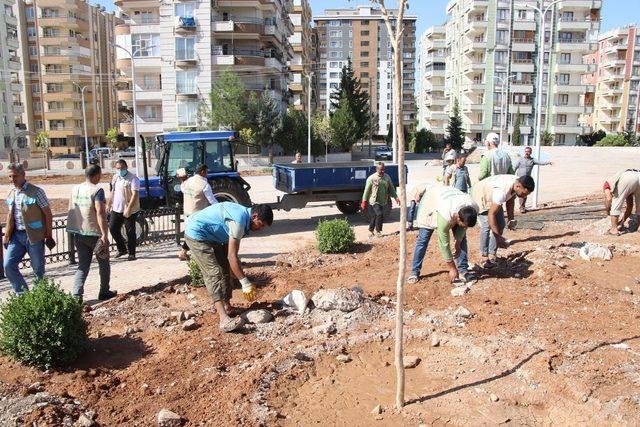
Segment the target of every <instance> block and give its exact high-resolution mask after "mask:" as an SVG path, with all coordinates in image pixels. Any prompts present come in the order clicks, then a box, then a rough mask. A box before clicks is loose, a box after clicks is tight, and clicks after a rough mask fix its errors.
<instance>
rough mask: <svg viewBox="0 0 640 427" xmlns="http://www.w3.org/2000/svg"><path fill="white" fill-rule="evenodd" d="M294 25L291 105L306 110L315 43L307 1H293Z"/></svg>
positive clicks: (291, 39)
mask: <svg viewBox="0 0 640 427" xmlns="http://www.w3.org/2000/svg"><path fill="white" fill-rule="evenodd" d="M289 17H290V18H291V22H292V23H293V34H292V35H291V36H289V43H291V46H292V48H293V58H292V59H291V61H290V63H289V69H290V70H291V82H290V83H289V90H290V91H291V94H292V99H291V104H292V105H293V106H294V107H295V108H297V109H299V110H306V109H307V104H308V101H309V98H308V96H309V80H308V79H309V78H310V73H311V70H312V69H313V68H314V67H313V65H314V64H313V60H314V58H315V57H314V56H313V41H312V31H311V8H310V7H309V3H308V1H307V0H293V9H292V10H291V12H290V13H289Z"/></svg>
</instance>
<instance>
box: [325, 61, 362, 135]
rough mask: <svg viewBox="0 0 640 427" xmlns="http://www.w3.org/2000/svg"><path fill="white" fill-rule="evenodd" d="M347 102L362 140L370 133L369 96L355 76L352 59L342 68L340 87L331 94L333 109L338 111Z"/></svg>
mask: <svg viewBox="0 0 640 427" xmlns="http://www.w3.org/2000/svg"><path fill="white" fill-rule="evenodd" d="M344 102H346V103H347V104H348V105H349V108H350V109H351V113H352V114H353V116H354V117H355V119H356V123H357V124H358V138H357V139H362V138H364V137H365V136H366V135H367V132H368V131H369V94H368V93H367V92H364V91H363V90H362V85H361V84H360V79H358V78H357V77H356V76H355V72H354V71H353V66H352V64H351V59H349V61H348V62H347V65H345V66H343V67H342V72H341V73H340V86H339V87H338V89H337V90H336V91H335V92H334V93H332V94H331V107H332V109H333V111H337V110H338V109H339V108H340V107H341V106H342V104H343V103H344Z"/></svg>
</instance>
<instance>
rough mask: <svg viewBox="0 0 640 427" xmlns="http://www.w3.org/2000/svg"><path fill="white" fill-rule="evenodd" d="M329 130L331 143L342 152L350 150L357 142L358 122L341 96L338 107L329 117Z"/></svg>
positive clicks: (344, 96)
mask: <svg viewBox="0 0 640 427" xmlns="http://www.w3.org/2000/svg"><path fill="white" fill-rule="evenodd" d="M331 128H332V129H333V141H334V143H335V145H336V146H337V147H339V148H340V149H341V150H343V151H345V152H346V151H349V150H351V147H352V146H353V144H355V143H357V142H358V139H359V137H358V132H359V129H358V121H357V120H356V118H355V116H354V114H353V111H352V110H351V108H350V105H349V102H348V101H347V99H346V94H343V96H342V99H341V100H340V106H339V107H338V109H337V110H335V111H334V112H333V115H332V116H331Z"/></svg>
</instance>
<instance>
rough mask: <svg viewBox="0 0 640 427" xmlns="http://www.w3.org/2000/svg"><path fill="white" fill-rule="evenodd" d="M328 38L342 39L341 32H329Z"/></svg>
mask: <svg viewBox="0 0 640 427" xmlns="http://www.w3.org/2000/svg"><path fill="white" fill-rule="evenodd" d="M329 37H332V38H337V37H342V31H339V30H332V31H329Z"/></svg>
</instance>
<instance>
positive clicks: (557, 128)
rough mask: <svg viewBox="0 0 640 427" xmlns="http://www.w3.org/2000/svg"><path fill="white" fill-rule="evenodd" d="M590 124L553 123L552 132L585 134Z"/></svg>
mask: <svg viewBox="0 0 640 427" xmlns="http://www.w3.org/2000/svg"><path fill="white" fill-rule="evenodd" d="M587 128H588V126H580V125H553V126H551V133H553V134H556V133H560V134H563V133H565V134H577V135H585V134H587V133H589V132H587Z"/></svg>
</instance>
